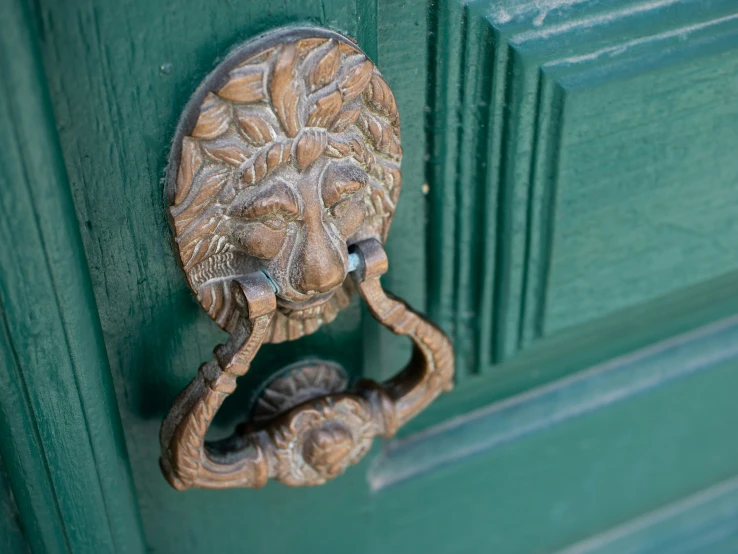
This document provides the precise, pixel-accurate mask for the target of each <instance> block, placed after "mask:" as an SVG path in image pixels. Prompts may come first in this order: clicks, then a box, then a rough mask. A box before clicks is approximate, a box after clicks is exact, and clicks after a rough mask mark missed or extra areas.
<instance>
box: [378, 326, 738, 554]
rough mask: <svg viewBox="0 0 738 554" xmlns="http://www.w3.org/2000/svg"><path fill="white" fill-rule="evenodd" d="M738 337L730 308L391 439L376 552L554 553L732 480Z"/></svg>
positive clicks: (737, 453)
mask: <svg viewBox="0 0 738 554" xmlns="http://www.w3.org/2000/svg"><path fill="white" fill-rule="evenodd" d="M737 339H738V320H737V319H736V318H735V317H733V318H731V319H728V320H725V321H723V322H719V323H716V324H713V325H711V326H708V327H706V328H703V329H700V330H697V331H694V332H692V333H690V334H688V335H687V336H681V337H675V338H674V339H673V340H670V341H666V342H664V343H661V344H657V345H654V346H652V347H650V348H647V349H644V350H642V351H638V352H635V353H632V354H631V355H628V356H623V357H622V358H619V359H616V360H612V361H611V362H610V363H607V364H603V365H602V366H599V367H594V368H591V369H590V370H588V371H586V372H584V373H582V374H580V375H577V376H574V377H572V378H569V379H564V380H561V381H559V382H557V383H556V384H554V385H552V386H548V387H541V388H539V389H536V390H535V391H531V392H528V393H524V394H521V395H519V396H515V397H511V398H509V399H508V400H507V401H505V402H501V403H499V404H497V405H493V406H490V407H488V408H486V409H484V410H482V411H480V412H479V413H477V414H471V415H470V416H466V417H460V418H457V419H456V420H451V421H449V422H447V423H446V424H445V425H443V426H441V427H440V428H438V429H437V430H435V431H429V432H427V433H426V434H421V435H419V436H418V437H415V438H410V439H408V440H407V441H406V442H405V443H400V444H398V445H397V449H396V450H395V451H394V452H392V451H391V450H390V452H389V453H388V457H389V459H385V460H384V461H383V462H380V463H381V464H388V465H384V467H382V466H381V465H379V466H377V467H375V468H374V469H373V472H374V477H375V478H377V479H378V481H374V484H375V486H378V493H377V498H378V503H377V511H376V516H375V518H374V519H373V522H372V523H373V525H374V529H375V530H376V536H375V542H374V545H373V548H374V551H376V552H406V551H409V552H480V551H482V552H506V553H507V552H530V553H533V552H555V551H557V550H558V549H563V548H565V547H567V546H568V545H570V544H572V543H579V542H581V541H584V540H585V539H588V538H593V537H596V536H597V535H600V534H601V533H604V532H607V531H608V530H609V529H611V528H612V527H615V526H620V525H627V523H628V522H631V521H632V520H634V519H635V518H636V517H638V516H644V515H646V514H649V513H651V512H655V511H657V510H661V509H666V506H668V505H670V504H672V503H680V502H686V503H688V502H689V499H688V497H691V496H692V495H695V494H700V493H699V492H698V491H705V489H709V488H711V487H719V486H720V484H721V483H723V482H725V481H728V480H732V479H734V478H735V476H736V467H738V466H737V465H736V464H737V462H738V443H736V441H732V440H729V439H728V438H727V437H730V436H731V434H732V433H733V431H732V429H733V428H734V426H735V422H736V421H738V404H736V402H735V399H734V396H735V395H734V391H735V387H736V386H738V348H737V347H736V344H738V342H737ZM705 399H709V402H708V404H709V405H706V404H705ZM434 445H435V447H434ZM422 450H425V452H422ZM393 456H397V458H396V459H395V460H393ZM444 458H445V459H444ZM380 460H381V458H380ZM430 460H435V461H436V462H437V464H436V465H435V466H434V467H432V468H430V467H428V468H423V467H421V466H422V464H423V463H424V462H427V461H430ZM407 470H409V471H410V473H412V474H413V475H414V476H413V477H412V478H405V477H407V476H408V474H405V475H404V476H403V473H405V471H407ZM397 472H399V473H397ZM469 476H473V477H469ZM396 477H399V479H395V478H396ZM702 494H704V495H709V490H707V491H705V492H704V493H702ZM439 498H442V499H443V502H439V501H438V499H439ZM726 505H727V507H726V508H725V509H726V510H729V511H732V510H734V509H735V504H734V503H731V502H729V501H728V502H726ZM407 513H412V518H408V517H407V516H404V517H403V516H402V515H401V514H407ZM729 513H730V512H729ZM728 515H729V514H728ZM704 516H705V517H707V518H709V519H711V521H712V523H713V524H715V525H716V526H717V527H718V528H720V525H721V521H725V519H723V512H722V510H720V509H715V510H714V511H713V512H712V514H711V515H710V511H709V510H708V511H707V512H706V513H705V514H704ZM441 520H443V522H444V525H437V524H435V522H438V521H441ZM410 522H411V523H410ZM733 522H734V520H733ZM694 523H697V520H695V521H694ZM408 525H413V526H414V528H415V529H418V530H420V529H422V532H420V533H407V532H406V528H407V526H408ZM704 525H705V526H708V525H709V523H708V522H705V523H704ZM729 525H730V524H728V523H726V524H725V527H723V530H724V531H727V526H729ZM732 528H733V530H734V525H733V526H732ZM449 529H453V532H449ZM673 532H674V528H665V529H662V531H661V532H660V531H659V530H658V529H654V530H653V534H652V536H650V537H648V541H644V542H643V543H640V545H639V546H640V549H634V550H622V551H619V550H617V549H615V550H612V551H613V552H630V551H633V552H672V550H669V549H666V550H659V549H658V545H659V541H662V540H663V541H665V542H666V541H668V539H669V534H670V533H672V534H673ZM685 535H686V536H690V537H691V538H694V539H700V540H703V541H706V540H707V539H708V538H709V537H706V536H703V537H701V538H700V536H699V532H698V529H695V533H694V535H691V534H689V533H685ZM636 538H637V537H631V539H633V540H634V539H636ZM641 538H645V537H644V536H643V535H641ZM592 540H594V539H592ZM621 544H627V541H624V543H621ZM707 544H709V543H707ZM716 544H719V543H716ZM651 547H653V548H654V549H653V550H651V549H650V548H651ZM675 551H676V552H679V550H675ZM702 552H713V551H712V550H709V549H708V550H703V551H702ZM715 552H720V550H717V551H715ZM728 552H730V551H728Z"/></svg>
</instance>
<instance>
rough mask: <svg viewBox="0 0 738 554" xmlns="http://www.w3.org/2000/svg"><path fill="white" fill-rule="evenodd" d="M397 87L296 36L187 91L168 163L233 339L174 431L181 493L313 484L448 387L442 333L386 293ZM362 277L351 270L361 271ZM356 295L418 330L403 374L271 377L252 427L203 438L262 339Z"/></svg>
mask: <svg viewBox="0 0 738 554" xmlns="http://www.w3.org/2000/svg"><path fill="white" fill-rule="evenodd" d="M400 158H401V148H400V131H399V116H398V113H397V106H396V104H395V100H394V97H393V95H392V92H391V91H390V89H389V87H388V86H387V83H386V82H385V81H384V79H383V78H382V77H381V75H380V74H379V72H378V71H377V69H376V68H375V67H374V65H373V64H372V63H371V62H370V61H369V60H368V59H367V58H366V56H365V55H364V54H363V53H362V52H361V51H360V50H359V49H358V48H357V47H356V46H355V45H354V44H353V43H351V42H350V41H348V39H346V38H344V37H342V36H340V35H338V34H336V33H333V32H331V31H326V30H321V29H292V30H287V31H281V32H278V33H275V34H271V35H268V36H266V37H262V38H261V39H258V40H256V41H254V42H251V43H249V44H247V45H245V46H244V47H242V48H240V49H238V50H236V51H235V52H234V53H233V54H232V55H230V56H229V57H228V58H227V59H226V60H225V61H224V62H223V63H222V64H221V65H220V66H219V67H218V69H216V71H215V72H214V73H213V74H212V75H211V76H209V77H208V78H207V79H206V81H205V82H204V84H203V85H202V86H201V87H200V88H199V89H198V91H197V92H196V94H195V96H194V97H193V99H192V100H191V102H190V104H189V106H188V108H187V110H186V112H185V115H184V116H183V119H182V121H181V123H180V126H179V128H178V132H177V135H176V136H175V141H174V146H173V151H172V158H171V162H170V187H169V194H170V202H171V208H170V213H171V216H172V220H173V225H174V231H175V240H176V242H177V245H178V248H179V253H180V256H181V259H182V263H183V267H184V270H185V272H186V274H187V279H188V282H189V283H190V286H191V287H192V288H193V290H194V291H195V292H196V294H197V297H198V299H199V301H200V303H201V304H202V305H203V307H204V308H205V309H206V310H207V311H208V313H209V314H210V316H211V317H213V319H215V321H216V322H218V324H219V325H221V326H222V327H223V328H225V329H226V330H228V331H229V332H230V333H231V336H230V338H229V340H228V341H227V342H226V344H224V345H221V346H219V347H217V348H216V349H215V356H214V359H213V360H212V361H210V362H207V363H205V364H203V365H202V366H201V367H200V370H199V371H198V374H197V376H196V377H195V379H194V380H193V381H192V382H191V383H190V384H189V386H188V387H187V388H186V389H185V390H184V391H182V393H181V394H180V395H179V396H178V397H177V399H176V400H175V402H174V406H173V407H172V409H171V411H170V413H169V415H168V416H167V418H166V419H165V421H164V423H163V424H162V429H161V447H162V457H161V466H162V470H163V471H164V474H165V476H166V477H167V479H168V480H169V482H170V483H171V484H172V486H174V487H175V488H177V489H186V488H189V487H204V488H228V487H236V486H246V487H260V486H262V485H264V484H265V483H266V481H267V480H268V479H269V478H273V479H276V480H278V481H281V482H283V483H286V484H288V485H292V486H298V485H318V484H321V483H324V482H325V481H326V480H328V479H331V478H333V477H335V476H336V475H338V474H340V473H342V472H343V471H344V469H345V468H346V467H348V466H349V465H351V464H354V463H356V462H357V461H358V460H360V459H361V458H362V457H363V456H364V454H366V452H367V451H368V450H369V448H370V446H371V443H372V441H373V438H374V437H375V436H376V435H381V436H384V437H391V436H392V435H394V433H395V432H396V430H397V428H398V427H399V426H400V425H403V424H404V423H405V422H407V421H408V420H409V419H410V418H412V417H413V416H414V415H416V414H417V413H418V412H420V411H421V410H422V409H423V408H425V407H426V406H427V405H428V404H429V403H430V402H432V401H433V399H435V398H436V397H437V396H438V395H439V394H440V393H441V392H442V391H444V390H450V388H451V387H452V383H453V372H454V359H453V348H452V346H451V343H450V342H449V340H448V338H447V337H446V335H445V334H444V333H443V332H442V331H441V330H440V329H438V328H437V327H435V326H434V325H433V324H432V323H430V322H429V321H427V320H426V319H425V318H423V317H422V316H421V315H419V314H417V313H416V312H414V311H413V310H412V309H411V308H409V307H408V306H407V305H406V304H405V303H404V302H403V301H401V300H399V299H396V298H393V297H392V296H390V295H387V294H386V293H385V292H384V290H383V289H382V286H381V284H380V277H381V275H382V274H384V273H385V272H386V271H387V266H388V263H387V257H386V255H385V252H384V249H383V247H382V243H383V242H384V239H385V238H386V236H387V232H388V230H389V226H390V223H391V221H392V217H393V215H394V210H395V203H396V202H397V198H398V195H399V192H400V183H401V180H400ZM349 274H350V275H351V276H352V279H347V276H348V275H349ZM354 291H358V293H359V294H360V296H361V297H362V298H363V300H364V301H365V302H366V303H367V305H368V307H369V310H370V312H371V314H372V315H373V316H374V317H375V318H376V319H377V320H378V321H379V322H380V323H381V324H383V325H385V326H386V327H387V328H389V329H390V330H391V331H393V332H394V333H397V334H400V335H406V336H408V337H409V338H410V339H411V340H412V341H413V344H414V353H413V356H412V359H411V361H410V362H409V364H408V366H407V367H406V368H405V369H403V370H402V371H401V372H400V373H398V375H397V376H396V377H395V378H393V379H391V380H390V381H387V382H385V383H382V384H378V383H374V382H372V381H362V382H360V383H358V384H357V385H356V386H354V387H349V386H348V380H347V379H346V376H345V374H344V373H342V370H340V369H336V367H335V364H334V365H331V364H330V363H329V362H320V361H315V362H310V363H308V364H304V365H301V366H300V367H297V368H293V370H292V371H291V372H290V373H289V374H288V375H285V376H282V377H279V378H277V379H275V380H274V381H273V382H272V383H271V384H270V385H269V386H268V387H267V388H266V389H265V390H264V392H263V393H262V396H261V398H260V401H259V402H258V403H257V406H256V408H255V410H254V414H253V418H252V421H251V422H249V423H247V424H244V425H241V426H240V427H239V428H238V429H237V430H236V432H235V433H234V434H233V435H232V436H231V437H229V438H227V439H224V440H221V441H218V442H206V441H205V435H206V433H207V430H208V427H209V426H210V424H211V422H212V421H213V418H214V417H215V414H216V413H217V411H218V409H219V408H220V406H221V404H222V403H223V401H224V400H225V398H226V397H227V396H228V395H229V394H231V393H232V392H233V391H234V390H235V388H236V379H237V378H238V377H239V376H241V375H243V374H244V373H246V371H248V369H249V366H250V364H251V361H252V360H253V358H254V356H255V355H256V352H257V351H258V349H259V348H260V346H261V345H262V344H263V343H265V342H269V341H271V342H280V341H283V340H289V339H293V338H298V337H300V336H302V335H304V334H308V333H311V332H313V331H315V330H316V329H317V328H318V327H319V326H320V325H322V324H324V323H327V322H330V321H331V320H332V319H333V318H335V315H336V312H337V311H338V310H339V309H340V308H341V307H343V306H345V305H346V303H347V302H348V300H349V296H350V294H351V293H352V292H354Z"/></svg>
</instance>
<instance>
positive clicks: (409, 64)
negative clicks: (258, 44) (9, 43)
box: [34, 0, 427, 553]
mask: <svg viewBox="0 0 738 554" xmlns="http://www.w3.org/2000/svg"><path fill="white" fill-rule="evenodd" d="M34 12H35V16H36V19H37V20H38V21H39V24H40V26H41V29H42V35H43V38H42V45H41V46H42V54H43V59H44V64H45V68H46V72H47V75H48V79H49V86H50V89H51V92H52V97H53V99H54V111H55V115H56V119H57V124H58V127H59V132H60V135H61V137H62V147H63V151H64V159H65V161H66V165H67V169H68V172H69V178H70V182H71V186H72V191H73V194H74V199H75V204H76V206H77V217H78V219H79V223H80V228H81V231H82V236H83V240H84V244H85V250H86V253H87V257H88V260H89V266H90V273H91V277H92V283H93V289H94V292H95V297H96V300H97V305H98V310H99V313H100V319H101V323H102V328H103V333H104V338H105V344H106V348H107V353H108V357H109V359H110V364H111V370H112V374H113V379H114V382H115V387H116V393H117V397H118V403H119V406H120V412H121V418H122V420H123V425H124V429H125V434H126V441H127V445H128V450H129V453H130V458H131V464H132V467H133V478H134V482H135V485H136V491H137V496H138V502H139V506H140V510H141V513H142V518H143V522H144V528H145V530H146V539H147V544H148V546H149V547H150V548H151V549H152V550H154V551H159V552H172V551H176V552H181V553H187V552H193V553H202V552H210V551H212V552H215V551H221V552H235V551H240V550H241V549H242V548H243V547H244V545H245V543H244V538H243V534H242V530H243V529H244V523H245V522H248V527H249V529H250V531H249V539H248V547H249V548H253V549H254V550H255V551H272V552H280V551H281V552H291V551H294V549H295V544H298V541H299V544H300V545H301V546H300V548H304V549H305V550H306V551H311V550H312V551H318V550H322V549H323V547H324V546H325V544H324V543H325V522H326V521H330V520H334V521H336V522H340V526H341V529H342V530H341V533H340V535H339V536H338V537H337V538H336V539H335V540H334V543H333V545H332V546H331V548H335V549H343V550H347V549H353V545H354V544H355V543H356V542H364V543H365V544H366V543H367V540H368V538H367V533H368V532H369V529H368V528H367V527H366V525H365V518H366V517H367V513H368V511H370V508H369V507H368V506H369V504H370V502H371V501H370V491H369V490H368V489H367V487H366V479H365V472H366V470H365V468H364V469H362V468H357V469H356V470H355V471H353V472H351V473H350V474H349V475H347V476H345V477H344V478H343V479H341V480H339V481H337V482H335V483H331V484H329V485H327V486H325V487H320V488H318V489H313V490H291V489H286V488H284V487H280V486H279V485H277V486H274V485H270V486H268V487H267V488H266V489H265V490H263V491H258V492H255V491H225V492H219V493H215V492H209V491H193V492H191V493H187V494H184V495H183V494H178V493H176V492H175V491H173V490H171V489H170V488H169V487H168V485H167V484H166V483H165V481H164V480H163V479H162V477H161V475H160V472H159V468H158V466H157V458H158V448H159V447H158V440H157V436H158V430H159V425H160V422H161V420H162V418H163V417H164V416H165V414H166V413H167V411H168V409H169V407H170V405H171V402H172V399H173V398H174V396H175V395H176V394H177V393H178V392H179V391H180V390H181V389H182V388H183V387H184V386H185V385H186V383H187V382H189V380H190V379H191V378H192V376H193V375H194V374H195V372H196V370H197V367H198V366H199V364H200V363H201V362H202V361H204V360H206V359H208V358H209V357H210V352H211V350H212V348H213V347H214V346H215V345H216V344H217V343H218V342H220V341H223V339H224V335H223V333H222V332H220V331H219V330H218V329H217V328H216V325H215V324H214V323H213V322H212V321H210V320H209V318H208V317H207V315H206V314H205V313H204V312H203V311H202V310H201V308H199V306H198V305H197V303H196V302H195V300H194V298H193V297H192V294H191V292H190V291H189V289H188V288H187V285H186V282H185V279H184V275H183V273H182V272H181V270H180V269H179V267H178V264H177V262H176V259H175V257H174V255H173V251H172V248H171V244H170V233H169V229H168V228H167V224H166V217H165V205H164V196H163V189H162V184H161V177H162V175H163V172H164V165H165V162H166V157H167V154H168V146H169V141H170V140H171V137H172V135H173V132H174V126H175V124H176V121H177V119H178V117H179V113H180V111H181V110H182V108H183V106H184V103H185V102H186V100H187V98H188V96H189V95H190V94H191V93H192V91H193V90H194V88H195V86H196V85H197V83H198V82H199V80H200V79H202V78H203V77H204V76H205V75H206V74H207V73H208V71H210V70H211V69H212V68H213V66H214V65H215V64H216V63H217V61H218V60H219V58H220V57H221V56H223V55H224V53H225V52H227V51H228V50H229V49H230V48H231V47H232V46H234V45H235V44H238V43H239V42H241V41H243V40H246V39H248V38H250V37H253V36H254V35H256V34H258V33H261V32H264V31H266V30H269V29H271V28H273V27H275V26H281V25H287V24H323V25H328V26H330V27H333V28H335V29H337V30H339V31H342V32H344V33H346V34H348V35H349V36H355V37H357V39H358V40H359V41H360V44H361V45H362V47H364V48H366V50H367V52H368V53H369V54H370V55H372V56H373V58H374V61H375V62H377V64H378V66H379V67H381V68H382V73H383V75H384V76H385V78H386V79H387V80H388V82H389V83H390V84H391V86H392V87H393V90H394V92H395V95H396V98H397V100H398V103H399V105H400V110H401V112H402V133H403V148H404V152H405V161H404V162H403V175H404V184H403V193H402V202H401V203H400V204H399V207H398V210H397V212H396V218H395V222H394V224H393V231H392V234H391V236H390V239H389V242H388V244H387V250H388V252H389V255H390V258H391V260H392V269H391V274H390V275H388V276H387V283H388V285H389V287H390V288H391V289H392V290H395V291H396V292H398V293H399V294H401V295H402V296H403V297H405V298H407V299H408V300H409V301H410V302H411V303H413V304H414V305H415V306H417V307H418V308H420V309H424V300H425V287H424V279H423V277H422V275H423V268H424V267H425V251H426V248H425V240H426V239H425V234H424V233H423V227H424V222H425V202H424V196H423V192H422V185H423V182H424V181H423V179H424V164H425V161H424V153H425V145H424V140H425V134H424V106H425V83H426V70H427V64H426V62H425V52H426V46H425V44H426V40H427V32H426V30H427V23H426V13H425V6H424V5H423V4H422V3H419V2H409V3H408V2H404V1H396V2H386V1H385V2H382V4H381V9H380V8H379V6H378V5H376V4H372V3H371V2H370V3H365V2H364V1H363V0H361V1H357V2H354V1H353V0H352V1H333V2H329V1H325V2H320V1H317V0H316V1H308V2H300V3H289V4H279V5H275V4H273V3H268V2H253V1H241V2H232V3H215V4H214V3H207V2H201V1H199V0H187V1H183V2H177V3H172V2H169V1H165V0H157V1H154V2H151V1H150V0H145V1H144V0H134V1H128V2H123V3H116V2H105V3H100V2H98V1H94V2H92V1H90V2H86V1H75V2H72V3H70V4H64V5H62V4H59V3H58V2H53V1H43V0H42V1H40V2H37V3H35V4H34ZM399 45H401V47H399V48H398V46H399ZM408 50H412V51H414V52H416V55H415V56H413V57H408V56H407V55H406V52H407V51H408ZM409 351H410V346H409V344H406V342H405V341H403V340H401V339H398V338H396V337H394V336H391V335H389V333H387V332H386V331H383V332H381V333H380V332H379V329H378V327H377V325H376V323H375V322H374V321H373V320H372V319H371V318H370V317H368V316H365V315H364V314H363V313H362V310H361V308H360V306H359V305H358V303H355V304H354V305H353V306H352V307H351V308H350V309H348V310H346V311H345V313H343V314H342V315H341V316H339V319H338V320H337V321H336V322H335V323H334V324H333V325H331V326H330V327H329V328H327V329H325V330H322V331H321V332H320V333H319V334H316V335H315V336H312V337H308V338H305V339H303V340H300V341H298V342H296V343H294V344H291V345H290V346H289V347H287V348H285V347H284V346H271V347H267V348H265V349H264V351H263V352H260V354H259V356H258V358H257V361H256V363H255V365H254V367H253V368H252V370H251V372H250V373H249V375H248V376H246V377H245V378H244V379H242V380H241V382H240V384H239V390H238V391H237V393H236V394H235V395H234V396H233V397H232V398H230V399H229V403H227V404H226V406H225V407H224V410H223V411H222V412H221V413H220V414H219V418H218V420H217V422H216V423H217V425H216V426H215V427H216V429H215V432H216V433H224V432H225V431H226V429H230V428H231V426H232V425H233V424H234V423H235V422H237V421H240V420H241V419H242V418H243V415H244V410H245V408H244V405H246V404H248V402H249V400H250V398H251V395H252V394H253V391H254V390H255V389H256V388H257V387H258V386H259V385H260V384H261V382H262V381H263V379H264V377H265V376H266V375H268V374H270V373H271V372H273V371H274V370H275V369H277V368H280V367H282V366H283V365H284V364H285V363H287V362H289V361H294V360H295V359H299V358H302V357H306V356H323V357H327V358H330V359H334V360H336V361H338V362H340V363H343V364H344V365H346V366H347V368H348V369H349V370H350V371H351V372H352V373H354V374H359V373H362V374H365V375H374V376H377V377H382V376H389V375H390V374H393V373H395V372H396V371H397V369H399V367H401V364H402V363H403V362H404V361H405V356H407V354H408V353H409ZM264 506H271V507H273V509H268V510H265V509H264ZM314 506H322V507H323V508H322V509H321V510H315V509H313V507H314ZM352 515H353V516H352ZM280 521H299V522H300V524H299V525H297V526H295V527H294V528H287V529H286V528H284V526H282V525H280V524H279V522H280ZM277 527H280V528H281V529H280V530H279V531H276V528H277Z"/></svg>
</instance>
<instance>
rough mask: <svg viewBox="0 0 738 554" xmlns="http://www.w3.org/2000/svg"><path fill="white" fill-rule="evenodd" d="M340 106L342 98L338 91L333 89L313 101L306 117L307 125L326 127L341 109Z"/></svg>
mask: <svg viewBox="0 0 738 554" xmlns="http://www.w3.org/2000/svg"><path fill="white" fill-rule="evenodd" d="M341 106H343V100H342V99H341V93H340V92H339V91H337V90H334V91H333V92H331V93H330V94H327V95H326V96H324V97H323V98H321V99H320V100H318V101H317V102H316V103H315V107H314V108H313V110H312V111H311V112H310V117H308V122H307V124H308V127H323V128H328V126H330V124H331V123H333V120H334V119H336V116H337V115H338V113H339V112H340V111H341Z"/></svg>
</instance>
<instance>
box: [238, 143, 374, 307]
mask: <svg viewBox="0 0 738 554" xmlns="http://www.w3.org/2000/svg"><path fill="white" fill-rule="evenodd" d="M368 180H369V176H368V175H367V173H366V171H365V170H364V169H363V168H362V167H361V166H360V165H359V164H358V163H356V162H355V161H354V160H353V159H350V158H348V159H340V160H336V159H331V158H329V157H327V156H321V157H319V158H318V159H317V160H316V161H315V162H313V163H312V164H311V165H310V166H309V167H308V168H306V169H305V170H304V171H302V172H299V171H298V170H297V169H295V168H294V167H292V166H286V167H284V168H283V169H281V170H279V171H276V172H275V173H274V174H272V175H270V176H269V177H268V178H266V179H265V180H264V181H263V182H262V183H260V184H259V185H258V186H257V187H250V188H246V189H244V190H242V191H241V192H240V193H239V194H238V195H237V196H236V198H235V199H234V200H233V202H232V203H231V205H230V206H229V207H228V210H227V214H228V216H229V222H228V235H229V236H230V237H232V240H233V241H234V242H235V244H236V245H237V247H238V249H239V251H241V252H243V253H244V254H245V255H247V256H249V257H252V258H256V259H258V260H259V261H260V263H259V264H258V265H260V266H261V268H262V269H263V270H264V271H266V272H267V274H268V275H269V276H270V277H271V279H272V281H273V282H274V283H275V284H276V285H277V288H278V292H277V302H278V306H279V308H280V310H281V311H282V312H283V313H292V312H297V311H304V310H308V309H310V310H312V312H314V313H317V311H318V310H317V308H318V307H319V306H321V305H322V304H324V303H325V302H327V301H328V300H329V299H330V298H331V296H332V295H333V294H334V293H335V291H336V289H338V287H340V286H341V285H342V284H343V282H344V280H345V279H346V276H347V274H348V249H347V244H348V243H349V241H350V240H351V239H352V237H354V235H355V234H356V233H357V232H358V231H359V229H360V228H361V226H362V225H363V223H364V220H365V216H366V196H367V187H368ZM302 315H303V316H305V315H309V314H302Z"/></svg>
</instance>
